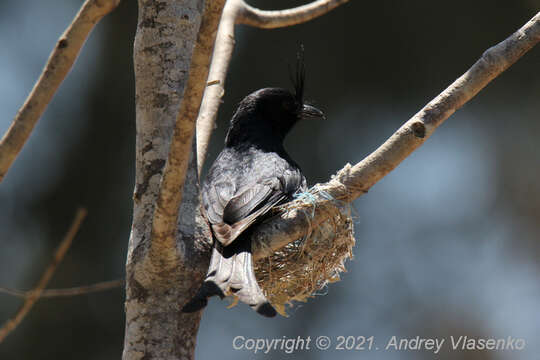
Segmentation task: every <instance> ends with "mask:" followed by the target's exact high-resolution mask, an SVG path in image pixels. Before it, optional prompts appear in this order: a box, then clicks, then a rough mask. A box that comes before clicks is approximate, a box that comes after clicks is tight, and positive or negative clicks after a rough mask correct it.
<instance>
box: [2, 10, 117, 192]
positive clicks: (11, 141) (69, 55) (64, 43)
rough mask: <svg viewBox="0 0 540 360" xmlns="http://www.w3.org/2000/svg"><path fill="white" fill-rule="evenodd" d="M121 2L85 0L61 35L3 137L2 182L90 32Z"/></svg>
mask: <svg viewBox="0 0 540 360" xmlns="http://www.w3.org/2000/svg"><path fill="white" fill-rule="evenodd" d="M119 3H120V0H86V2H85V3H84V4H83V6H82V7H81V9H80V10H79V12H78V13H77V15H76V16H75V18H74V19H73V22H72V23H71V24H70V25H69V27H68V28H67V29H66V31H65V32H64V33H63V34H62V35H61V36H60V38H59V39H58V42H57V43H56V46H55V48H54V50H53V51H52V53H51V55H50V57H49V60H48V61H47V64H46V65H45V68H44V69H43V72H42V73H41V75H40V77H39V79H38V81H37V82H36V84H35V85H34V88H33V89H32V91H31V92H30V95H28V97H27V98H26V101H25V102H24V104H23V105H22V107H21V108H20V109H19V111H18V112H17V115H16V116H15V119H14V120H13V122H12V123H11V126H10V127H9V129H8V131H7V132H6V134H5V135H4V137H3V138H2V140H0V182H2V180H3V178H4V176H5V175H6V173H7V172H8V170H9V168H10V166H11V164H12V163H13V161H15V158H16V157H17V155H18V154H19V152H20V151H21V149H22V147H23V146H24V143H25V142H26V140H27V139H28V137H30V134H31V132H32V130H33V129H34V126H35V125H36V123H37V121H38V120H39V118H40V117H41V115H42V114H43V112H44V111H45V108H46V107H47V105H48V104H49V103H50V102H51V99H52V97H53V96H54V94H55V92H56V89H58V87H59V86H60V84H61V83H62V81H63V80H64V78H65V77H66V75H67V73H68V72H69V70H71V67H72V66H73V63H74V62H75V59H76V58H77V56H78V55H79V52H80V50H81V48H82V46H83V44H84V42H85V41H86V38H87V37H88V34H89V33H90V31H91V30H92V29H93V28H94V26H95V25H96V24H97V23H98V21H99V20H100V19H101V18H102V17H103V16H105V15H107V14H108V13H109V12H111V11H112V10H113V9H114V8H116V6H117V5H118V4H119Z"/></svg>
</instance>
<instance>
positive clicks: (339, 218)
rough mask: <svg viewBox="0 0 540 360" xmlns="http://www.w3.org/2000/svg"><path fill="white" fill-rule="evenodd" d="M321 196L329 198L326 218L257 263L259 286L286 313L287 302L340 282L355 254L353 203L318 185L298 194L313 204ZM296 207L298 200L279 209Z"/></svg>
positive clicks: (277, 307) (306, 297)
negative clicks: (348, 260)
mask: <svg viewBox="0 0 540 360" xmlns="http://www.w3.org/2000/svg"><path fill="white" fill-rule="evenodd" d="M321 198H324V200H330V201H327V205H325V213H327V211H328V213H327V215H328V218H327V219H326V220H324V221H323V222H322V223H320V224H318V225H317V226H312V227H311V228H310V231H309V233H308V234H307V235H306V236H304V237H302V238H300V239H296V240H294V241H292V242H290V243H289V244H287V245H285V246H284V247H282V248H281V249H279V250H278V251H276V252H274V253H273V254H272V255H271V256H269V257H266V258H262V259H259V260H257V261H256V262H255V274H256V277H257V280H258V282H259V285H260V286H261V288H262V289H263V291H264V292H265V295H266V297H267V298H268V300H269V301H270V302H271V303H272V305H273V306H274V307H275V308H276V310H277V311H278V312H279V313H280V314H281V315H284V316H286V312H285V305H286V304H289V305H292V302H293V301H304V302H305V301H307V299H308V298H309V297H311V296H313V295H314V294H316V292H317V291H319V290H320V289H322V288H323V287H325V286H326V285H327V284H328V283H331V282H335V281H339V280H340V276H339V274H340V272H343V271H345V261H346V260H347V259H349V258H351V257H352V248H353V246H354V234H353V221H352V218H351V207H350V205H349V204H346V203H343V202H341V201H337V200H334V199H333V198H331V196H330V195H329V194H328V193H326V192H324V191H322V190H318V189H317V187H315V188H312V189H311V190H310V191H309V192H307V193H302V194H299V195H298V196H297V199H300V200H301V201H302V202H304V203H311V204H313V205H315V204H316V202H317V200H318V199H321ZM328 203H329V204H330V206H329V205H328ZM295 204H296V205H295ZM295 206H298V202H291V203H288V204H285V205H283V206H282V207H280V208H278V211H281V212H287V211H291V210H293V209H295ZM305 215H306V217H307V219H308V220H309V219H312V218H313V212H308V211H305Z"/></svg>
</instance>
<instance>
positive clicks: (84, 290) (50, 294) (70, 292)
mask: <svg viewBox="0 0 540 360" xmlns="http://www.w3.org/2000/svg"><path fill="white" fill-rule="evenodd" d="M123 284H124V280H111V281H103V282H99V283H96V284H91V285H84V286H77V287H72V288H66V289H46V290H43V291H42V292H41V295H40V298H42V299H43V298H55V297H64V296H77V295H86V294H91V293H95V292H100V291H106V290H110V289H115V288H118V287H120V286H122V285H123ZM0 293H2V294H6V295H11V296H16V297H19V298H23V299H27V298H29V297H31V296H33V295H34V290H28V291H23V290H17V289H9V288H2V287H0Z"/></svg>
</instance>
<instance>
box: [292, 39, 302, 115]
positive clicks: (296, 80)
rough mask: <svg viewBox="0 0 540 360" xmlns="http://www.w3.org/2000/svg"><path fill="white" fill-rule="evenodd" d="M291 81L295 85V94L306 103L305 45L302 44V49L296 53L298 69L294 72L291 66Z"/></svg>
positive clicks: (297, 99)
mask: <svg viewBox="0 0 540 360" xmlns="http://www.w3.org/2000/svg"><path fill="white" fill-rule="evenodd" d="M289 74H290V77H291V82H292V83H293V86H294V96H295V98H296V101H297V102H298V103H299V104H303V103H304V88H305V83H306V63H305V60H304V45H300V50H299V51H298V52H297V53H296V69H295V71H294V73H293V71H292V70H291V68H290V67H289Z"/></svg>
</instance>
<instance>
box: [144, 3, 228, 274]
mask: <svg viewBox="0 0 540 360" xmlns="http://www.w3.org/2000/svg"><path fill="white" fill-rule="evenodd" d="M224 4H225V0H215V1H205V9H204V12H203V16H202V20H201V26H200V29H199V33H198V34H197V40H196V42H195V47H194V48H193V55H192V57H191V65H190V68H189V79H188V81H187V85H186V88H185V90H184V96H183V98H182V102H181V104H180V111H179V113H178V116H177V118H176V124H175V129H174V133H173V136H172V139H171V145H170V150H169V155H168V158H167V163H166V165H165V169H164V170H163V176H162V180H161V185H160V190H159V195H158V199H157V201H156V207H155V210H154V218H153V222H152V242H151V247H150V258H151V259H152V263H154V262H155V260H157V259H159V260H160V261H161V263H160V264H159V265H158V268H159V271H162V270H163V269H164V268H166V267H168V266H169V267H170V266H175V265H176V264H175V261H176V258H177V257H176V254H175V252H174V249H176V243H175V238H174V235H175V233H176V228H177V223H178V211H179V208H180V204H181V202H182V193H183V188H184V182H185V178H186V173H187V167H188V163H189V157H190V154H191V146H192V139H193V134H194V132H195V122H196V119H197V114H198V113H199V107H200V104H201V100H202V96H203V92H204V88H205V86H206V81H207V79H208V70H209V67H210V58H211V57H212V50H213V49H214V42H215V39H216V33H217V29H218V25H219V19H220V17H221V13H222V11H223V6H224Z"/></svg>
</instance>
